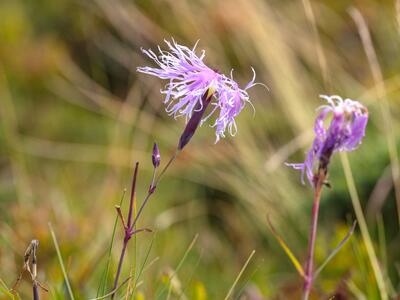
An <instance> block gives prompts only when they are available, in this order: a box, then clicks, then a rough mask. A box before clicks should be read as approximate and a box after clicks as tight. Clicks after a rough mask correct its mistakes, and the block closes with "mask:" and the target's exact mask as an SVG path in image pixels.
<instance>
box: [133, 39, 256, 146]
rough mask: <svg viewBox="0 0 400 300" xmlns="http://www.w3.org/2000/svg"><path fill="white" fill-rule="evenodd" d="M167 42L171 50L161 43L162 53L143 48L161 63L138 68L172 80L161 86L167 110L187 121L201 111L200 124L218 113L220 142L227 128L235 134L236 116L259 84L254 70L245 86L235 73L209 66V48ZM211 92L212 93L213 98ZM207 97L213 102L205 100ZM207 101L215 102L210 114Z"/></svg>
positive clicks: (217, 127)
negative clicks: (199, 48)
mask: <svg viewBox="0 0 400 300" xmlns="http://www.w3.org/2000/svg"><path fill="white" fill-rule="evenodd" d="M165 43H166V44H167V46H168V48H169V50H168V51H164V50H161V48H160V47H158V50H159V54H158V55H157V54H155V53H154V52H153V51H152V50H142V51H143V53H144V54H146V55H147V56H148V57H149V58H151V59H152V60H153V61H154V62H155V63H156V64H157V65H158V67H156V68H153V67H139V68H137V71H138V72H141V73H146V74H149V75H153V76H156V77H158V78H161V79H165V80H168V83H167V84H166V85H165V88H164V89H162V90H161V93H162V94H165V100H164V103H165V104H166V105H167V108H166V110H167V112H168V113H169V114H170V115H173V116H174V117H180V116H184V117H185V118H186V122H189V120H190V118H191V117H192V116H193V114H194V113H195V112H201V115H198V116H197V118H199V122H197V125H201V124H202V123H203V122H204V121H206V120H207V119H208V118H209V117H210V116H211V115H213V114H217V116H216V118H215V121H214V123H213V124H212V127H215V130H216V142H218V141H219V139H220V138H221V137H225V132H226V131H228V132H229V133H230V134H231V135H232V136H233V135H235V134H236V132H237V127H236V122H235V118H236V117H237V116H238V115H239V113H240V112H241V111H242V109H243V108H244V106H245V104H246V103H247V102H249V103H250V101H249V95H248V93H247V89H249V88H251V87H252V86H254V85H255V83H254V80H255V72H254V70H253V74H254V76H253V79H252V80H251V81H250V82H249V83H248V84H247V85H246V87H245V88H244V89H241V88H239V86H238V84H237V83H236V82H235V81H234V80H233V77H232V73H231V75H230V77H227V76H225V75H223V74H221V73H219V72H218V71H216V70H213V69H211V68H210V67H208V66H207V65H206V64H205V63H204V62H203V59H204V57H205V51H204V50H202V51H201V53H200V56H198V55H197V54H196V53H195V48H196V45H195V46H194V47H193V49H190V48H188V47H186V46H182V45H179V44H177V43H176V42H175V41H174V40H172V41H171V42H170V41H165ZM207 95H211V98H208V97H207ZM205 100H209V102H208V103H203V101H205ZM204 105H206V106H208V105H210V106H211V111H210V112H209V113H208V114H207V115H205V108H204ZM192 123H194V122H192ZM197 125H196V126H197ZM196 128H197V127H196Z"/></svg>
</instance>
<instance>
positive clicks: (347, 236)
mask: <svg viewBox="0 0 400 300" xmlns="http://www.w3.org/2000/svg"><path fill="white" fill-rule="evenodd" d="M356 225H357V221H354V222H353V225H352V226H351V228H350V230H349V232H348V233H347V234H346V236H345V237H344V238H343V240H342V241H341V242H340V243H339V245H337V246H336V248H335V249H333V251H332V252H331V253H330V254H329V255H328V257H327V258H326V259H325V261H324V262H323V263H322V264H321V266H320V267H319V268H318V270H316V271H315V273H314V280H315V278H317V277H318V275H319V273H321V271H322V270H323V269H324V268H325V266H326V265H327V264H328V263H329V262H330V261H331V260H332V258H334V257H335V255H336V254H337V253H338V252H339V251H340V249H342V247H343V246H344V244H346V242H347V241H348V240H349V238H350V237H351V235H352V234H353V232H354V229H356Z"/></svg>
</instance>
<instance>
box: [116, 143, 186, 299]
mask: <svg viewBox="0 0 400 300" xmlns="http://www.w3.org/2000/svg"><path fill="white" fill-rule="evenodd" d="M179 152H180V151H179V150H176V151H175V153H174V155H173V156H172V157H171V159H170V160H169V161H168V163H167V164H166V165H165V167H164V168H163V169H162V171H161V172H160V174H159V175H158V176H157V177H156V176H155V175H156V168H154V172H153V178H152V181H151V184H150V188H149V190H148V192H147V195H146V197H145V198H144V200H143V202H142V205H141V206H140V208H139V210H138V212H137V214H136V216H135V217H134V218H133V207H134V202H135V189H136V178H137V172H138V166H139V163H136V165H135V171H134V175H133V179H132V190H131V200H130V204H129V213H128V221H127V224H126V227H125V226H124V228H125V237H124V241H123V245H122V250H121V255H120V258H119V262H118V268H117V273H116V275H115V280H114V287H113V290H115V289H116V288H117V287H118V280H119V277H120V275H121V269H122V263H123V261H124V257H125V252H126V248H127V246H128V242H129V240H130V239H131V237H132V235H134V234H136V233H138V232H140V231H148V230H146V229H139V230H134V228H135V226H136V223H137V221H138V219H139V217H140V215H141V214H142V211H143V209H144V207H145V206H146V204H147V202H148V200H149V198H150V197H151V195H153V193H154V192H155V190H156V187H157V184H158V183H159V182H160V180H161V177H162V176H163V175H164V173H165V172H166V171H167V170H168V168H169V166H170V165H171V164H172V162H173V161H174V160H175V158H176V157H177V155H178V154H179ZM117 211H118V209H117ZM121 216H122V215H121ZM132 219H133V221H132ZM114 295H115V293H114V294H112V295H111V299H114Z"/></svg>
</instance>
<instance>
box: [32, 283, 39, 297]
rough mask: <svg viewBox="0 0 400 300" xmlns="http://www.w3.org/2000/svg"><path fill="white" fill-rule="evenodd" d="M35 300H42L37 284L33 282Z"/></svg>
mask: <svg viewBox="0 0 400 300" xmlns="http://www.w3.org/2000/svg"><path fill="white" fill-rule="evenodd" d="M33 300H40V297H39V291H38V286H37V283H36V282H33Z"/></svg>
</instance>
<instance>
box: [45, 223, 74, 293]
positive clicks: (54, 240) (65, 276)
mask: <svg viewBox="0 0 400 300" xmlns="http://www.w3.org/2000/svg"><path fill="white" fill-rule="evenodd" d="M49 229H50V233H51V237H52V238H53V243H54V247H55V248H56V252H57V256H58V261H59V263H60V266H61V271H62V273H63V276H64V280H65V284H66V286H67V290H68V294H69V296H70V298H71V300H75V298H74V294H73V293H72V289H71V284H70V283H69V280H68V275H67V271H66V270H65V266H64V262H63V259H62V256H61V251H60V247H59V246H58V242H57V238H56V234H55V233H54V230H53V226H51V223H50V222H49Z"/></svg>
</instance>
